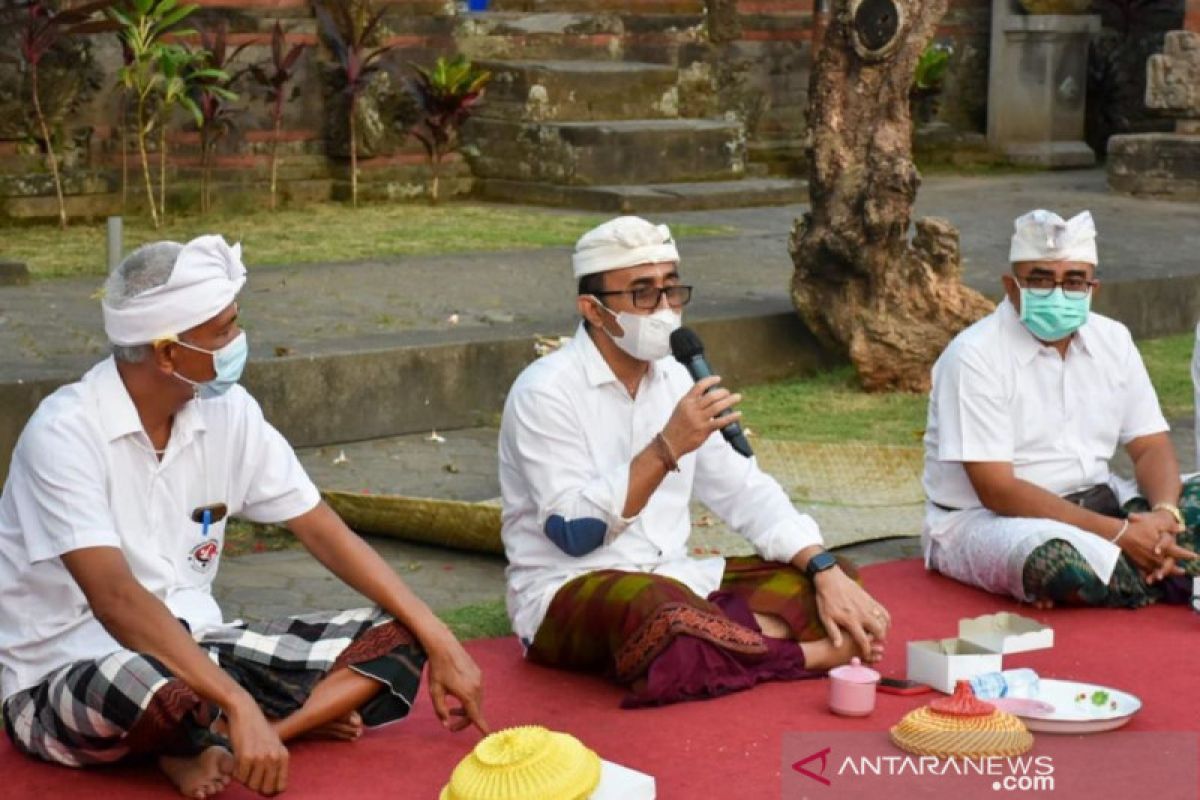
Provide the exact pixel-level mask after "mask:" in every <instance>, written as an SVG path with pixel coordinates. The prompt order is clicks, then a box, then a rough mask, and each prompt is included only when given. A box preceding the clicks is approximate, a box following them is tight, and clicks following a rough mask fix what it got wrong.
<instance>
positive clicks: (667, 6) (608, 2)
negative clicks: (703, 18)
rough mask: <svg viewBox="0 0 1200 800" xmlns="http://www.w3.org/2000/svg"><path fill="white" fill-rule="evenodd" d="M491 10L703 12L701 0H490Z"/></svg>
mask: <svg viewBox="0 0 1200 800" xmlns="http://www.w3.org/2000/svg"><path fill="white" fill-rule="evenodd" d="M488 9H489V10H491V11H542V12H545V11H581V12H590V13H596V12H600V11H617V12H623V13H627V14H645V15H652V14H703V13H704V0H491V2H490V3H489V4H488Z"/></svg>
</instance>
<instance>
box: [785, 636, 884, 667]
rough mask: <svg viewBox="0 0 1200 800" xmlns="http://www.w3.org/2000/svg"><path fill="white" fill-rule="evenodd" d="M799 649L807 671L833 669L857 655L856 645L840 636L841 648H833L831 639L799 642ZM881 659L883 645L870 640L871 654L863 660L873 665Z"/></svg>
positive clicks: (852, 640) (847, 637)
mask: <svg viewBox="0 0 1200 800" xmlns="http://www.w3.org/2000/svg"><path fill="white" fill-rule="evenodd" d="M800 649H801V650H803V651H804V665H805V666H806V667H808V668H809V669H813V670H822V669H833V668H834V667H837V666H841V665H842V664H849V663H850V659H852V658H854V657H855V656H858V655H859V652H858V645H857V644H856V643H855V641H854V639H852V638H850V637H849V636H846V635H843V636H842V646H841V647H834V646H833V641H832V640H831V639H818V640H817V641H815V642H801V643H800ZM881 658H883V644H882V643H881V642H877V641H874V640H872V642H871V654H870V655H869V656H867V657H866V658H864V659H863V661H865V662H867V663H868V664H873V663H875V662H876V661H879V660H880V659H881Z"/></svg>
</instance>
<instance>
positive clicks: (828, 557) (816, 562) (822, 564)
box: [808, 553, 837, 575]
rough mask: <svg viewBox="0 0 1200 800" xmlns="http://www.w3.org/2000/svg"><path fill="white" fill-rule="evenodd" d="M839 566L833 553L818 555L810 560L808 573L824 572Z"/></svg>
mask: <svg viewBox="0 0 1200 800" xmlns="http://www.w3.org/2000/svg"><path fill="white" fill-rule="evenodd" d="M836 564H837V559H836V558H834V557H833V555H832V554H831V553H817V554H816V555H815V556H813V557H812V558H810V559H809V560H808V573H809V574H810V575H811V574H814V573H817V572H824V571H825V570H827V569H829V568H830V567H832V566H834V565H836Z"/></svg>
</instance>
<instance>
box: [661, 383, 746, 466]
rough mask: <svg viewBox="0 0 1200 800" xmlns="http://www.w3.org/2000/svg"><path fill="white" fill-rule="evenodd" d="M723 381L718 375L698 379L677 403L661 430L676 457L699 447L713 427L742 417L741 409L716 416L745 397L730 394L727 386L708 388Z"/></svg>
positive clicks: (717, 427) (720, 426)
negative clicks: (725, 387)
mask: <svg viewBox="0 0 1200 800" xmlns="http://www.w3.org/2000/svg"><path fill="white" fill-rule="evenodd" d="M720 382H721V379H720V377H718V376H716V375H711V376H709V377H707V378H705V379H704V380H701V381H696V385H695V386H693V387H692V388H691V389H690V390H688V393H687V394H685V395H684V396H683V397H682V398H680V400H679V403H678V404H676V406H675V410H674V411H673V412H672V413H671V418H670V419H669V420H667V425H666V427H665V428H663V432H662V433H663V438H664V439H666V440H667V444H669V445H670V446H671V449H672V450H674V451H675V455H676V456H677V457H682V456H684V455H686V454H688V453H690V452H692V451H693V450H695V449H697V448H698V447H700V445H702V444H704V442H705V441H707V439H708V437H709V435H710V434H711V433H712V432H713V431H716V430H720V429H721V428H724V427H725V426H726V425H729V424H731V423H733V422H736V421H738V420H739V419H741V418H742V412H740V411H735V412H733V413H732V414H727V415H725V416H723V417H720V418H718V417H717V415H718V414H720V413H721V412H722V411H724V410H725V409H727V408H729V407H731V406H733V405H736V404H737V403H740V402H741V400H742V396H741V395H740V394H730V392H729V390H728V389H723V388H716V389H713V390H712V391H711V392H708V390H709V389H710V388H712V387H714V386H716V385H717V384H718V383H720ZM705 392H708V394H705Z"/></svg>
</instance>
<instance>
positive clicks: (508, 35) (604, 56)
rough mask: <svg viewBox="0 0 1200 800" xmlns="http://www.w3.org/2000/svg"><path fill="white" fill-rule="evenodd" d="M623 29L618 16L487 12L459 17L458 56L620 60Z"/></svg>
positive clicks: (622, 52) (475, 58) (477, 58)
mask: <svg viewBox="0 0 1200 800" xmlns="http://www.w3.org/2000/svg"><path fill="white" fill-rule="evenodd" d="M624 33H625V26H624V24H623V23H622V21H621V17H620V16H619V15H617V14H584V13H566V12H552V13H545V14H529V13H524V12H520V11H489V12H483V13H478V14H466V15H463V16H462V17H460V18H459V25H458V28H457V30H456V34H455V38H456V40H457V42H458V48H459V51H460V52H461V53H463V54H464V55H466V56H467V57H468V58H470V59H472V60H476V61H481V60H488V59H510V58H519V59H576V58H580V59H591V60H597V59H601V60H613V59H618V60H619V59H621V58H622V57H623V56H624V41H623V38H622V37H623V35H624Z"/></svg>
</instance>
